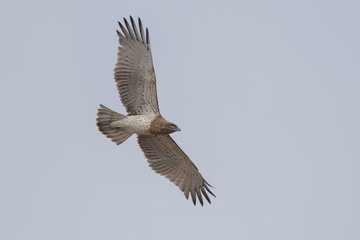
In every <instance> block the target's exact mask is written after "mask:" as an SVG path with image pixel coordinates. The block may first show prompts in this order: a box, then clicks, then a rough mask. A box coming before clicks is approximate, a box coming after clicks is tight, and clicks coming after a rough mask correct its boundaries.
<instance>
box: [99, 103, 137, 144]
mask: <svg viewBox="0 0 360 240" xmlns="http://www.w3.org/2000/svg"><path fill="white" fill-rule="evenodd" d="M97 116H98V118H97V119H96V125H97V126H98V128H99V131H100V132H101V133H102V134H104V135H105V136H106V137H108V138H111V140H112V141H113V142H115V143H116V144H117V145H119V144H121V143H123V142H124V141H125V140H126V139H128V138H129V137H130V136H131V135H132V133H128V132H125V131H121V130H119V129H116V128H112V127H110V123H112V122H114V121H117V120H121V119H123V118H126V116H124V115H122V114H120V113H117V112H115V111H113V110H111V109H109V108H107V107H105V106H103V105H101V104H100V108H99V109H98V113H97Z"/></svg>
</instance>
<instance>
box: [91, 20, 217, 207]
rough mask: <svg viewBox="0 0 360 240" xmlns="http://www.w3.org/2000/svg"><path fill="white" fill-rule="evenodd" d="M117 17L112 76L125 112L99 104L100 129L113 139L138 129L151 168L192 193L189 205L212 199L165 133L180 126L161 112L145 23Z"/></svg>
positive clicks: (204, 183) (120, 140)
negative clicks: (116, 45)
mask: <svg viewBox="0 0 360 240" xmlns="http://www.w3.org/2000/svg"><path fill="white" fill-rule="evenodd" d="M118 23H119V26H120V29H121V31H122V32H120V31H118V30H116V32H117V35H118V37H119V47H118V54H117V63H116V65H115V69H114V78H115V82H116V87H117V89H118V92H119V95H120V99H121V102H122V103H123V105H124V107H125V108H126V111H127V113H128V114H127V115H126V116H125V115H123V114H120V113H117V112H115V111H113V110H111V109H109V108H107V107H105V106H103V105H100V108H99V109H98V112H97V119H96V124H97V127H98V129H99V131H100V132H101V133H103V134H104V135H105V136H106V137H108V138H110V139H111V140H112V141H113V142H115V143H116V144H118V145H119V144H121V143H123V142H124V141H125V140H126V139H128V138H129V137H130V136H131V135H133V134H137V140H138V144H139V146H140V148H141V149H142V151H143V152H144V155H145V157H146V158H147V160H148V163H149V166H150V167H151V168H152V169H153V170H154V171H155V172H156V173H158V174H160V175H163V176H165V177H166V178H168V179H169V180H170V181H171V182H173V183H174V184H175V185H176V186H178V187H179V189H180V190H181V191H182V192H183V193H184V194H185V197H186V199H188V198H189V195H191V198H192V201H193V203H194V205H196V199H197V198H198V200H199V202H200V204H201V205H202V206H203V204H204V201H203V197H205V199H206V200H207V201H208V202H209V203H211V201H210V198H209V195H208V193H209V194H211V195H212V196H214V197H215V195H214V194H213V193H212V192H211V191H210V189H209V187H211V185H210V184H209V183H208V182H207V181H205V179H204V178H203V177H202V175H201V174H200V172H199V170H198V168H197V167H196V166H195V164H194V163H193V162H192V161H191V160H190V158H189V157H188V156H187V155H186V154H185V153H184V152H183V151H182V150H181V148H180V147H179V146H178V145H177V144H176V142H175V141H174V140H173V139H172V138H171V137H170V134H171V133H174V132H177V131H180V128H179V127H178V126H177V125H176V124H174V123H172V122H169V121H167V120H166V119H165V118H164V117H163V116H161V114H160V110H159V104H158V98H157V91H156V77H155V71H154V66H153V60H152V54H151V46H150V37H149V31H148V28H146V30H145V32H144V28H143V25H142V22H141V20H140V18H138V26H139V29H138V27H137V25H136V24H135V21H134V19H133V18H132V17H131V16H130V23H129V22H128V21H127V20H126V18H124V25H125V26H124V25H123V24H122V23H120V22H118ZM130 24H131V25H130Z"/></svg>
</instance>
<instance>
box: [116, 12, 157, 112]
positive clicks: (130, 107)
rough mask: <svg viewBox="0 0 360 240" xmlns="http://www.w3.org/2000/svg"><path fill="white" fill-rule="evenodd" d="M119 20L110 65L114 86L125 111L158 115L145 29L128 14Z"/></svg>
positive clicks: (147, 32) (149, 50)
mask: <svg viewBox="0 0 360 240" xmlns="http://www.w3.org/2000/svg"><path fill="white" fill-rule="evenodd" d="M130 20H131V21H130V22H131V25H130V23H129V22H128V21H127V20H126V19H125V18H124V23H125V26H124V25H123V24H121V23H120V22H119V26H120V28H121V31H122V33H121V32H119V31H117V34H118V36H119V43H120V46H119V52H118V59H117V63H116V67H115V69H114V75H115V81H116V86H117V88H118V90H119V94H120V98H121V101H122V103H123V104H124V106H125V108H126V111H127V112H128V114H129V115H148V114H156V115H160V110H159V104H158V99H157V93H156V77H155V71H154V67H153V60H152V56H151V47H150V37H149V31H148V29H147V28H146V31H145V32H146V34H145V33H144V28H143V25H142V23H141V20H140V18H139V30H138V28H137V27H136V23H135V21H134V20H133V18H132V17H130Z"/></svg>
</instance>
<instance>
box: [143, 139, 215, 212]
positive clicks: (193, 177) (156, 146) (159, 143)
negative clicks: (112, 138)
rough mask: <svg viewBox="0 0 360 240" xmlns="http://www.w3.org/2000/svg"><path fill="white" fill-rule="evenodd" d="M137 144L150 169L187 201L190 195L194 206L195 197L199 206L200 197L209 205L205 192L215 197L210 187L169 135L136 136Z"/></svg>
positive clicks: (201, 200) (201, 201)
mask: <svg viewBox="0 0 360 240" xmlns="http://www.w3.org/2000/svg"><path fill="white" fill-rule="evenodd" d="M138 142H139V145H140V147H141V149H142V150H143V152H144V154H145V157H146V158H147V159H148V162H149V165H150V167H151V168H152V169H153V170H154V171H155V172H157V173H159V174H161V175H163V176H165V177H167V178H168V179H169V180H170V181H171V182H173V183H174V184H175V185H176V186H178V187H179V188H180V190H181V191H183V192H184V194H185V197H186V198H187V199H188V198H189V193H190V194H191V197H192V200H193V203H194V205H195V204H196V196H197V197H198V199H199V201H200V203H201V205H203V198H202V196H204V197H205V198H206V200H207V201H208V202H209V203H211V201H210V198H209V196H208V194H207V192H208V193H210V194H211V195H213V196H214V197H215V195H214V194H213V193H212V192H211V191H210V189H209V187H208V186H210V185H209V184H208V183H207V182H206V181H205V179H204V178H203V177H202V176H201V174H200V173H199V171H198V169H197V167H196V166H195V165H194V163H193V162H192V161H191V160H190V158H189V157H188V156H187V155H186V154H185V153H184V152H183V151H182V150H181V148H180V147H179V146H178V145H177V144H176V142H175V141H174V140H173V139H172V138H171V137H170V136H169V135H138Z"/></svg>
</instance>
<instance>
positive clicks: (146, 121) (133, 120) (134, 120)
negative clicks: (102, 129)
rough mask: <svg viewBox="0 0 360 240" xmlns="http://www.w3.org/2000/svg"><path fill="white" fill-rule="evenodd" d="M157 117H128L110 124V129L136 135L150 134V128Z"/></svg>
mask: <svg viewBox="0 0 360 240" xmlns="http://www.w3.org/2000/svg"><path fill="white" fill-rule="evenodd" d="M156 117H157V116H156V115H135V116H127V117H126V118H124V119H121V120H118V121H115V122H112V123H110V127H113V128H118V129H119V130H122V131H126V132H129V133H136V134H150V132H149V126H150V124H151V122H152V121H153V120H154V119H155V118H156Z"/></svg>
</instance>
